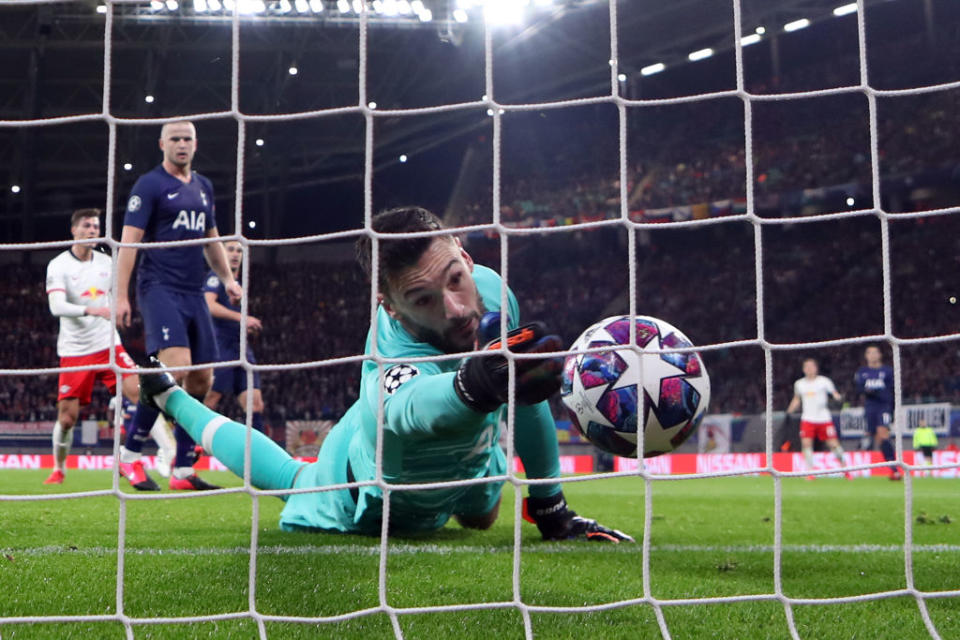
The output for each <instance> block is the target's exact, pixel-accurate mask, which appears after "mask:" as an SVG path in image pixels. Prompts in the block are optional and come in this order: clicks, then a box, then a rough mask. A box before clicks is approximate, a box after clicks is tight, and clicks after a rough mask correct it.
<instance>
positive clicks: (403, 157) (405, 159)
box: [400, 153, 407, 162]
mask: <svg viewBox="0 0 960 640" xmlns="http://www.w3.org/2000/svg"><path fill="white" fill-rule="evenodd" d="M406 161H407V154H405V153H403V154H400V162H406Z"/></svg>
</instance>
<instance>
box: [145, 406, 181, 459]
mask: <svg viewBox="0 0 960 640" xmlns="http://www.w3.org/2000/svg"><path fill="white" fill-rule="evenodd" d="M150 437H151V438H153V441H154V442H156V443H157V446H158V447H159V448H161V449H163V450H164V451H166V452H168V453H170V452H173V455H176V452H177V443H176V441H175V440H174V439H173V434H172V433H171V432H170V427H168V426H167V421H166V419H164V417H163V414H160V415H158V416H157V420H156V422H154V423H153V427H151V428H150ZM170 459H171V460H172V459H173V457H172V456H171V458H170Z"/></svg>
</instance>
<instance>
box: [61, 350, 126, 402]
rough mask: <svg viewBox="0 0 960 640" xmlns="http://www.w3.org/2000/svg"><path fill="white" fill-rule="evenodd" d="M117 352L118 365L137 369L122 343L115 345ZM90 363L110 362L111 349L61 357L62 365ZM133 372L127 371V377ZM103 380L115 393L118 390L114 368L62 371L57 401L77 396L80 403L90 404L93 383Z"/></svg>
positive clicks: (71, 365)
mask: <svg viewBox="0 0 960 640" xmlns="http://www.w3.org/2000/svg"><path fill="white" fill-rule="evenodd" d="M114 349H115V350H116V353H117V366H118V367H120V368H122V369H135V368H136V366H137V365H136V363H134V361H133V358H131V357H130V355H129V354H128V353H127V351H126V349H124V348H123V346H122V345H119V344H118V345H117V346H116V347H114ZM90 364H110V349H104V350H103V351H97V352H96V353H89V354H87V355H85V356H63V357H62V358H60V366H61V367H79V366H83V365H90ZM128 375H133V374H132V373H125V374H123V377H124V378H126V377H127V376H128ZM97 380H101V381H102V382H103V384H104V385H105V386H106V387H107V389H109V390H110V393H113V392H114V391H116V390H117V376H116V374H115V373H114V372H113V369H110V368H109V367H108V368H105V369H86V370H84V371H61V372H60V380H58V382H57V402H59V401H60V400H63V399H64V398H77V399H78V400H80V404H82V405H86V404H90V395H91V394H92V393H93V383H94V382H96V381H97Z"/></svg>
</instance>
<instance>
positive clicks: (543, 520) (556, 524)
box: [523, 491, 635, 544]
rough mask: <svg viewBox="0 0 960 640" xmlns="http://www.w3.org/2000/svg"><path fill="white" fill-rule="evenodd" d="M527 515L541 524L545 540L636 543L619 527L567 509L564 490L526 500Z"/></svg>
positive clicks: (540, 527) (538, 527) (524, 503)
mask: <svg viewBox="0 0 960 640" xmlns="http://www.w3.org/2000/svg"><path fill="white" fill-rule="evenodd" d="M523 518H524V520H526V521H527V522H532V523H533V524H535V525H537V529H539V530H540V535H541V536H543V539H544V540H578V539H586V540H590V541H592V542H613V543H615V544H616V543H619V542H620V541H622V540H625V541H627V542H635V541H634V539H633V538H632V537H630V536H629V535H627V534H625V533H624V532H622V531H617V530H616V529H608V528H607V527H605V526H603V525H602V524H600V523H599V522H597V521H596V520H590V519H589V518H583V517H581V516H578V515H577V514H576V512H575V511H572V510H571V509H568V508H567V501H566V500H565V499H564V497H563V492H562V491H561V492H560V493H558V494H556V495H553V496H550V497H549V498H534V497H533V496H530V497H529V498H526V499H524V501H523Z"/></svg>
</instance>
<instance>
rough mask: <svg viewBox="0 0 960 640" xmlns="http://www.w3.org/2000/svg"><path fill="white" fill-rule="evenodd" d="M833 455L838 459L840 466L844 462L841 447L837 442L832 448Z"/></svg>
mask: <svg viewBox="0 0 960 640" xmlns="http://www.w3.org/2000/svg"><path fill="white" fill-rule="evenodd" d="M832 451H833V457H835V458H836V459H837V460H839V461H840V466H841V467H842V466H843V465H844V464H845V463H844V461H843V447H841V446H840V445H839V444H838V445H837V446H836V447H834V448H833V449H832Z"/></svg>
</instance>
